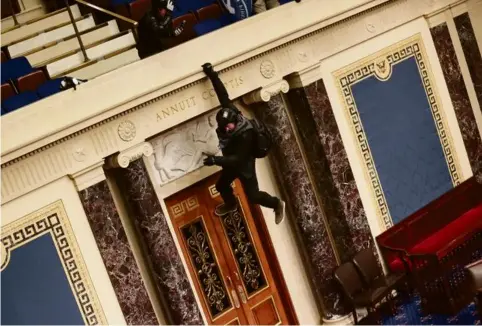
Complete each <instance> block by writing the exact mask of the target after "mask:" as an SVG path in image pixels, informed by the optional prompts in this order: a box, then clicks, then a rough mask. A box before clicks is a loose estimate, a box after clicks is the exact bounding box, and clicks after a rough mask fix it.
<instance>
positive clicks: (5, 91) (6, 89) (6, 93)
mask: <svg viewBox="0 0 482 326" xmlns="http://www.w3.org/2000/svg"><path fill="white" fill-rule="evenodd" d="M1 91H2V102H3V101H5V100H6V99H7V98H9V97H11V96H13V95H15V90H14V89H13V87H12V85H10V84H9V83H5V84H2V90H1Z"/></svg>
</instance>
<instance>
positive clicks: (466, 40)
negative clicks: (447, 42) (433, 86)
mask: <svg viewBox="0 0 482 326" xmlns="http://www.w3.org/2000/svg"><path fill="white" fill-rule="evenodd" d="M479 19H480V17H479ZM454 21H455V26H456V28H457V32H458V34H459V38H460V42H461V43H462V49H463V51H464V54H465V59H466V60H467V64H468V66H469V72H470V76H471V78H472V82H473V83H474V87H475V93H476V95H477V100H478V101H479V104H480V109H481V110H482V54H481V53H480V47H479V45H478V44H477V38H476V36H475V32H474V29H473V26H472V22H471V20H470V16H469V14H468V13H464V14H462V15H460V16H457V17H455V18H454Z"/></svg>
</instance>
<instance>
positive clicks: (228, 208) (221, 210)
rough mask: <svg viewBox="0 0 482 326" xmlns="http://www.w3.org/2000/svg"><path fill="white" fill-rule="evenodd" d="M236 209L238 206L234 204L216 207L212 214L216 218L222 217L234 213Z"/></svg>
mask: <svg viewBox="0 0 482 326" xmlns="http://www.w3.org/2000/svg"><path fill="white" fill-rule="evenodd" d="M237 209H238V205H236V204H225V203H223V204H221V205H218V206H217V207H216V209H215V210H214V214H216V215H217V216H224V215H226V214H229V213H232V212H235V211H236V210H237Z"/></svg>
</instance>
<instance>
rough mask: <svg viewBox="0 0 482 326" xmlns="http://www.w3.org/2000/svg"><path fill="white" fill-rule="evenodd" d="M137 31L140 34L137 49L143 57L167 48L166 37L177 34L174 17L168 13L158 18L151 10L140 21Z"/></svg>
mask: <svg viewBox="0 0 482 326" xmlns="http://www.w3.org/2000/svg"><path fill="white" fill-rule="evenodd" d="M137 33H138V35H139V42H138V45H137V49H138V51H139V57H140V58H141V59H144V58H146V57H148V56H151V55H154V54H156V53H159V52H161V51H163V50H165V49H166V47H167V46H166V43H165V41H166V39H167V38H170V37H173V36H175V35H174V28H173V25H172V17H171V16H170V15H166V16H164V17H161V18H157V17H156V16H155V15H154V14H153V12H152V10H150V11H148V12H147V13H146V14H145V15H144V17H142V19H141V20H140V21H139V25H138V27H137Z"/></svg>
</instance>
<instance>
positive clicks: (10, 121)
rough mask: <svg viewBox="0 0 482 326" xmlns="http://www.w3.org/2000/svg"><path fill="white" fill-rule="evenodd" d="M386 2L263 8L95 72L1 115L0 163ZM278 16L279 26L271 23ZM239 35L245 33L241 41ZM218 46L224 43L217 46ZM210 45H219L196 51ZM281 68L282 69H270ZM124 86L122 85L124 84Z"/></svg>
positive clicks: (310, 1)
mask: <svg viewBox="0 0 482 326" xmlns="http://www.w3.org/2000/svg"><path fill="white" fill-rule="evenodd" d="M390 1H395V0H344V1H336V2H332V3H330V5H326V4H324V3H323V2H322V1H319V0H304V1H303V2H302V3H300V4H298V3H289V4H286V5H284V6H281V7H280V8H277V9H276V10H272V11H268V12H265V13H263V15H262V16H259V17H252V18H251V19H249V20H245V21H241V22H238V23H237V24H234V25H232V26H229V27H227V28H224V29H221V30H219V31H216V32H214V33H210V34H208V35H204V36H203V37H202V38H198V39H195V40H193V41H191V42H188V43H186V44H182V45H180V46H178V47H175V48H173V49H170V50H169V51H165V52H163V53H160V54H158V55H155V56H152V57H150V58H147V59H144V60H142V61H139V62H136V63H133V64H130V65H128V66H126V67H124V68H122V69H118V70H116V71H113V72H112V73H110V74H108V75H105V76H100V77H98V78H96V79H95V80H92V81H90V82H89V83H86V84H83V85H82V86H80V87H78V88H77V90H76V91H74V90H69V91H67V92H62V93H59V94H56V95H55V96H51V97H48V98H46V99H44V100H42V101H39V102H36V103H34V104H32V105H30V106H28V107H25V108H23V109H22V110H17V111H15V112H12V113H10V114H9V115H7V116H3V117H2V118H0V119H1V123H2V126H4V130H3V135H2V139H3V143H2V148H1V151H2V159H3V161H4V162H6V161H10V160H12V159H15V158H17V157H20V156H22V155H24V154H27V153H29V152H32V151H35V150H37V149H38V148H41V147H43V146H47V145H48V144H50V143H53V142H56V141H62V140H63V139H65V138H66V137H69V136H71V135H73V134H74V135H75V134H76V133H78V132H83V131H84V130H85V129H86V128H89V127H92V126H94V125H96V124H102V123H105V121H108V120H110V119H113V118H117V117H118V115H122V114H127V113H130V112H132V111H134V110H137V109H140V108H143V107H145V106H146V105H152V104H153V103H154V102H157V101H159V100H161V99H163V98H165V97H166V96H169V95H170V94H169V93H170V92H175V91H176V90H178V89H179V88H182V87H189V86H191V85H192V83H199V82H201V83H202V82H205V79H204V75H203V74H202V73H201V69H200V67H201V64H203V63H204V62H205V61H211V62H212V63H213V64H215V65H216V68H217V69H218V70H221V71H223V72H228V71H232V70H233V69H235V68H238V67H239V66H241V65H243V64H246V63H249V62H252V61H253V60H256V59H257V58H258V57H259V56H263V55H268V54H270V52H273V51H279V50H281V48H280V47H286V46H288V45H290V44H291V43H293V42H299V41H301V40H302V39H303V38H304V37H306V36H307V34H310V33H313V32H315V33H318V32H320V31H321V29H323V28H325V27H327V26H329V25H331V24H335V23H339V22H340V21H343V20H344V19H348V18H349V17H354V16H356V15H357V14H359V13H360V12H363V11H366V10H368V9H371V8H373V7H374V6H377V5H380V4H383V3H388V2H390ZM397 1H405V0H397ZM441 1H442V0H441ZM293 17H299V19H293ZM279 21H284V22H285V23H284V24H278V23H279ZM246 35H250V37H249V38H247V37H245V36H246ZM232 40H243V42H236V41H234V42H233V41H232ZM221 44H229V46H225V47H222V46H220V45H221ZM213 48H216V49H218V50H217V51H215V52H211V51H208V50H206V51H200V49H213ZM173 60H175V61H176V62H173ZM176 63H178V64H176ZM289 68H293V67H288V69H289ZM257 70H259V68H258V69H257ZM280 72H282V70H281V71H278V72H277V74H278V75H279V73H280ZM287 72H288V71H287ZM288 73H289V72H288ZM126 83H129V84H128V85H129V87H126ZM250 84H251V83H250ZM256 84H257V85H256ZM266 84H269V80H268V79H265V82H264V83H263V78H262V79H261V80H259V81H256V82H254V83H253V86H254V85H256V86H257V87H260V86H261V87H262V86H265V85H266ZM245 86H248V84H246V85H245ZM257 87H255V88H257ZM253 89H254V88H253ZM253 89H248V90H246V91H245V92H244V93H247V92H249V91H252V90H253ZM120 90H122V91H120ZM239 95H243V94H239ZM42 116H54V117H56V119H52V120H51V121H50V122H49V124H48V126H47V124H46V125H45V126H44V125H42V124H39V123H38V121H39V120H41V119H42ZM12 130H15V131H12ZM24 131H25V132H24Z"/></svg>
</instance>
